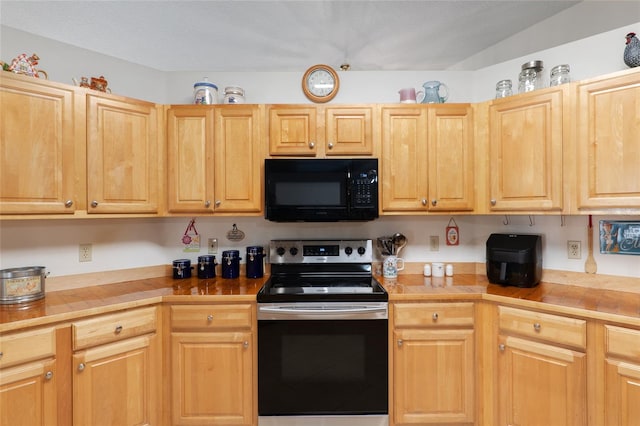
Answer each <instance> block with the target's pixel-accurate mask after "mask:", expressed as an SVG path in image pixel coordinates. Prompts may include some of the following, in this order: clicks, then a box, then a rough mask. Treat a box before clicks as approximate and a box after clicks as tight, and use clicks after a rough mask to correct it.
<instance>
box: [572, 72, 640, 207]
mask: <svg viewBox="0 0 640 426" xmlns="http://www.w3.org/2000/svg"><path fill="white" fill-rule="evenodd" d="M577 96H578V100H577V103H576V106H577V118H578V123H577V148H578V152H577V158H578V161H577V163H578V188H579V200H578V208H579V209H598V208H607V209H610V208H619V209H634V210H636V211H637V210H638V209H640V167H639V166H638V165H639V164H640V120H638V117H639V116H640V72H638V71H637V70H633V71H630V72H625V73H622V74H621V75H619V76H616V77H607V78H602V79H595V80H590V81H586V82H584V83H579V84H578V85H577Z"/></svg>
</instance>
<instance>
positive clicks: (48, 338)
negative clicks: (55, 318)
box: [0, 327, 58, 426]
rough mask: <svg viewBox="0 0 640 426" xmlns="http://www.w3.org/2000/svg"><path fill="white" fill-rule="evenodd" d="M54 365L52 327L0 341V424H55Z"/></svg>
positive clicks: (56, 421) (54, 349)
mask: <svg viewBox="0 0 640 426" xmlns="http://www.w3.org/2000/svg"><path fill="white" fill-rule="evenodd" d="M56 366H57V360H56V338H55V329H54V328H53V327H44V328H39V329H35V330H30V331H23V332H18V333H12V334H8V335H3V336H2V337H1V338H0V407H1V408H0V424H2V425H30V426H31V425H33V426H37V425H40V426H44V425H57V424H58V417H57V407H58V392H57V389H56V380H57V375H58V373H57V368H56Z"/></svg>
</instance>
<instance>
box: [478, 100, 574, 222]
mask: <svg viewBox="0 0 640 426" xmlns="http://www.w3.org/2000/svg"><path fill="white" fill-rule="evenodd" d="M563 90H564V88H558V89H555V90H552V89H545V90H544V91H542V92H541V93H536V92H532V93H528V94H523V95H519V96H514V97H509V98H502V99H497V100H494V101H492V103H491V105H490V106H489V171H488V173H489V176H490V177H489V182H490V186H489V187H490V191H491V194H490V200H489V203H490V209H491V211H561V210H562V208H563V192H562V191H563V170H562V162H563V151H562V150H563V141H564V132H565V131H566V129H565V126H564V123H563V120H564V115H565V114H564V111H563V108H564V106H565V103H566V102H564V99H563V98H564V91H563ZM567 115H568V114H567Z"/></svg>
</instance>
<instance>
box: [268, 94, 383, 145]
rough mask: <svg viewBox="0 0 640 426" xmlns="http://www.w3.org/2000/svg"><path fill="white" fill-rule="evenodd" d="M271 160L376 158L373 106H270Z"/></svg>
mask: <svg viewBox="0 0 640 426" xmlns="http://www.w3.org/2000/svg"><path fill="white" fill-rule="evenodd" d="M268 114H269V153H270V154H271V155H272V156H278V155H291V156H319V157H323V156H332V155H365V156H367V155H369V156H370V155H373V152H374V142H373V139H374V133H373V128H374V116H375V108H374V107H373V106H349V105H343V106H326V105H325V106H309V107H307V106H302V105H271V106H269V113H268Z"/></svg>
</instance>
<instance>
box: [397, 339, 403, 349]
mask: <svg viewBox="0 0 640 426" xmlns="http://www.w3.org/2000/svg"><path fill="white" fill-rule="evenodd" d="M403 343H404V342H403V341H402V339H398V347H401V346H402V344H403Z"/></svg>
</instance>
